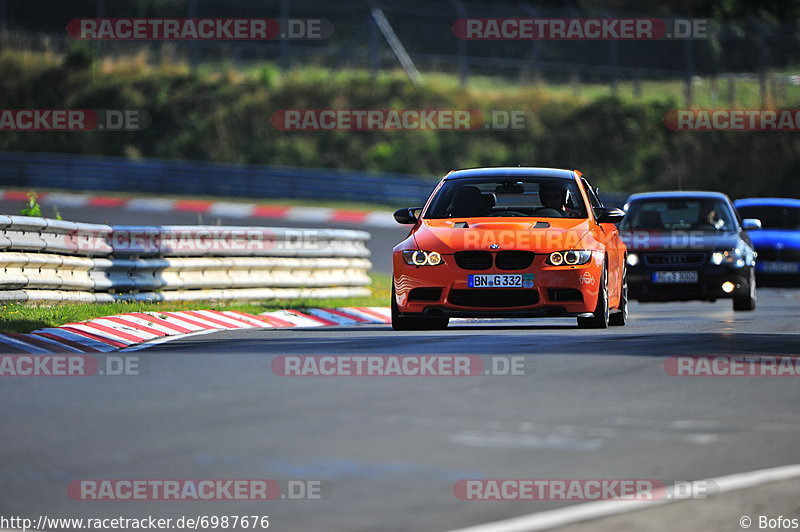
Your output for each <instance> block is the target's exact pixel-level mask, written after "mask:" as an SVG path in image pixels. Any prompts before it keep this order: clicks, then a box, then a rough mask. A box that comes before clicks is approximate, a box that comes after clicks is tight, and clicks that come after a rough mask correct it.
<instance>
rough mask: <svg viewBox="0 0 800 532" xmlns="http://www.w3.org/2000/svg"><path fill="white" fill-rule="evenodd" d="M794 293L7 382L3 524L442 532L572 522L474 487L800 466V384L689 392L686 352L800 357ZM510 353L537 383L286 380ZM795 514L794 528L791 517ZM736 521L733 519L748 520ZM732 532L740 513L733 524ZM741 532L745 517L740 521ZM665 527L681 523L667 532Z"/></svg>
mask: <svg viewBox="0 0 800 532" xmlns="http://www.w3.org/2000/svg"><path fill="white" fill-rule="evenodd" d="M798 317H800V292H798V291H784V290H773V289H770V290H762V292H761V294H760V300H759V308H758V309H757V310H756V311H755V312H752V313H734V312H733V311H732V310H731V308H730V304H729V302H718V303H716V304H707V303H671V304H647V305H639V304H633V305H632V320H631V322H630V323H629V325H627V326H626V327H622V328H610V329H608V330H602V331H592V330H579V329H577V328H575V325H574V323H573V320H571V319H570V320H567V319H551V320H538V321H536V320H532V321H499V322H459V323H454V324H453V325H452V326H451V327H450V328H448V329H447V330H444V331H430V332H404V333H399V332H393V331H392V330H391V329H390V328H389V327H388V326H377V325H375V326H361V327H335V328H317V329H306V330H244V331H226V332H219V333H213V334H208V335H202V336H195V337H190V338H185V339H182V340H177V341H173V342H169V343H166V344H162V345H160V346H154V347H151V348H149V349H145V350H141V351H137V352H132V353H129V354H128V356H138V357H139V360H138V364H139V366H140V372H141V374H140V375H138V376H119V377H110V376H102V377H101V376H94V377H82V378H52V377H50V378H27V379H26V378H4V379H3V380H2V382H0V390H2V392H0V410H2V419H3V445H2V450H0V456H1V457H2V463H3V468H2V473H1V474H0V494H2V497H1V498H0V514H6V515H7V514H13V515H23V516H38V515H39V514H46V515H49V516H61V517H104V516H105V517H112V516H120V515H122V516H128V517H142V516H147V515H154V516H160V517H176V516H181V515H191V516H197V515H243V514H249V515H263V514H268V515H269V516H270V523H271V526H270V528H271V529H274V530H286V531H298V530H300V531H303V530H309V531H310V530H326V531H327V530H330V531H343V532H344V531H371V530H386V531H436V530H440V531H445V530H449V529H453V528H457V527H464V526H468V525H474V524H478V523H484V522H489V521H493V520H498V519H503V518H508V517H511V516H517V515H523V514H528V513H532V512H538V511H541V510H546V509H551V508H555V507H559V506H565V505H568V504H571V503H569V502H564V501H558V502H552V501H551V502H515V501H512V502H486V501H462V500H458V499H457V498H456V497H454V495H453V485H454V483H455V482H457V481H458V480H460V479H474V478H484V479H486V478H556V479H558V478H567V479H569V478H644V479H658V480H663V481H665V482H672V481H675V480H696V479H704V478H710V477H715V476H720V475H725V474H730V473H737V472H743V471H750V470H755V469H760V468H766V467H773V466H779V465H785V464H794V463H798V462H800V446H798V443H797V442H798V437H800V424H799V423H798V420H799V419H800V416H799V415H798V407H797V405H798V403H799V402H800V393H798V384H797V383H798V380H797V378H793V377H676V376H671V375H669V374H668V373H667V372H666V371H665V367H664V362H665V360H666V359H667V357H669V356H676V355H732V354H736V355H781V354H783V355H798V354H800V353H798V351H799V350H800V349H798V348H799V347H800V334H798V328H797V324H798ZM354 354H361V355H364V354H374V355H407V354H420V355H429V354H459V355H463V354H472V355H482V356H486V355H514V356H521V357H523V358H524V360H525V367H526V371H527V373H528V375H526V376H488V375H481V376H476V377H287V376H279V375H276V374H275V373H274V372H273V371H272V369H271V362H272V361H273V360H274V359H275V357H276V356H278V355H336V356H343V355H354ZM130 478H136V479H164V478H167V479H175V478H179V479H186V478H191V479H205V478H212V479H218V478H225V479H236V478H268V479H275V480H289V479H294V480H297V479H310V480H323V481H326V483H327V486H328V487H329V488H330V494H329V495H330V496H329V497H328V498H325V499H322V500H303V501H290V500H275V501H269V502H230V501H214V502H196V501H178V502H175V501H170V502H146V501H122V502H114V501H112V502H96V501H76V500H72V499H70V498H69V497H68V496H67V491H66V486H67V485H68V483H69V482H70V481H74V480H77V479H130ZM791 510H792V509H791V508H787V509H786V512H787V514H788V513H790V512H791ZM733 517H734V516H731V518H732V519H733ZM736 519H738V516H736ZM730 522H731V523H735V522H736V521H735V520H731V521H730ZM665 526H666V527H667V528H664V530H667V529H668V523H665Z"/></svg>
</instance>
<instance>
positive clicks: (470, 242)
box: [414, 218, 589, 254]
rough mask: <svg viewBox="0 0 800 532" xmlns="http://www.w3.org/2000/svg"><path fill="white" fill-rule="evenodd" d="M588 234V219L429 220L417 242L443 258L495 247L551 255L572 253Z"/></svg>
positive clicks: (417, 233) (425, 222)
mask: <svg viewBox="0 0 800 532" xmlns="http://www.w3.org/2000/svg"><path fill="white" fill-rule="evenodd" d="M465 225H466V227H465ZM588 231H589V220H587V219H585V218H583V219H581V218H577V219H576V218H514V219H505V220H498V219H497V218H470V219H457V218H455V219H454V218H448V219H441V220H439V219H430V220H428V219H426V220H422V225H420V227H419V229H417V231H416V232H414V239H415V241H416V243H417V246H419V248H420V249H424V250H427V251H438V252H439V253H443V254H449V253H453V252H454V251H463V250H488V249H491V248H490V247H489V246H491V245H492V244H496V245H498V246H500V247H499V248H496V249H501V250H509V249H519V250H529V251H534V252H550V251H557V250H564V249H571V248H572V247H573V246H575V244H577V243H578V242H579V241H580V239H581V238H583V236H584V235H585V234H586V233H587V232H588Z"/></svg>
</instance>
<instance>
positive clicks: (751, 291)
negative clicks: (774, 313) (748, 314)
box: [733, 269, 756, 311]
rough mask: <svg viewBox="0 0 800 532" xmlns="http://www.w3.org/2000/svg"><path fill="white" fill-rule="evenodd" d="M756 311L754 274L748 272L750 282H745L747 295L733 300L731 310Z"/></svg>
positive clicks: (752, 270) (753, 270)
mask: <svg viewBox="0 0 800 532" xmlns="http://www.w3.org/2000/svg"><path fill="white" fill-rule="evenodd" d="M755 309H756V272H755V269H751V270H750V280H749V281H748V282H747V293H746V294H745V295H743V296H736V297H734V298H733V310H737V311H739V310H744V311H748V310H755Z"/></svg>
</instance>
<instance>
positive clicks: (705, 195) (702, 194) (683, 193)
mask: <svg viewBox="0 0 800 532" xmlns="http://www.w3.org/2000/svg"><path fill="white" fill-rule="evenodd" d="M673 198H674V199H678V198H680V199H686V198H698V199H701V198H702V199H721V200H727V199H728V196H726V195H725V194H723V193H722V192H712V191H709V190H665V191H662V192H640V193H638V194H631V195H630V196H629V197H628V201H627V202H626V203H629V202H631V201H639V200H643V199H673Z"/></svg>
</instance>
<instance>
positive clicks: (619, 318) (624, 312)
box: [608, 271, 628, 327]
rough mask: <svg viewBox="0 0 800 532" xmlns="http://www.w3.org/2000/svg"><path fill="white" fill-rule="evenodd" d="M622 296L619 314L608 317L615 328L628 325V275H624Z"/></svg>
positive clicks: (625, 273) (618, 309) (609, 322)
mask: <svg viewBox="0 0 800 532" xmlns="http://www.w3.org/2000/svg"><path fill="white" fill-rule="evenodd" d="M621 293H622V295H621V296H620V301H619V306H618V307H617V312H615V313H613V314H611V315H610V316H609V317H608V324H609V325H613V326H615V327H622V326H623V325H625V324H626V323H628V273H627V271H626V272H624V273H623V274H622V289H621Z"/></svg>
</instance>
